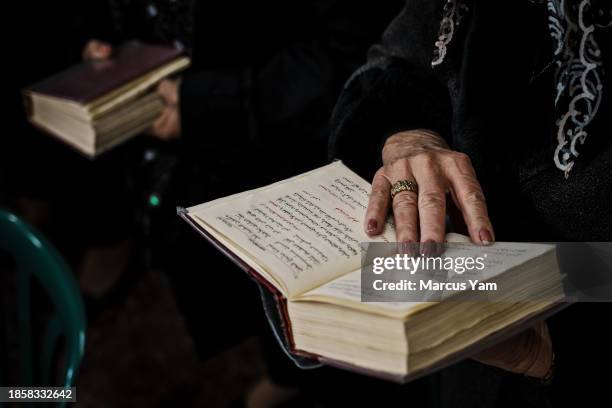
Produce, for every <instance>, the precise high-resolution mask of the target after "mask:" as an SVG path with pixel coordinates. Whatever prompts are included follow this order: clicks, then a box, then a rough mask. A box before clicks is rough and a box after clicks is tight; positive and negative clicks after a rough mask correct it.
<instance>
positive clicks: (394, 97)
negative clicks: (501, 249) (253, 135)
mask: <svg viewBox="0 0 612 408" xmlns="http://www.w3.org/2000/svg"><path fill="white" fill-rule="evenodd" d="M444 3H445V2H444V1H417V0H415V1H408V2H407V3H406V6H405V8H404V10H403V11H402V13H401V14H400V15H399V16H398V17H397V18H396V19H395V20H394V21H393V23H392V24H391V25H390V27H389V28H388V29H387V31H386V32H385V34H384V36H383V40H382V43H381V44H379V45H376V46H374V47H373V48H372V49H371V51H370V53H369V58H368V62H367V64H366V65H365V66H364V67H362V68H361V69H359V70H358V71H357V72H356V73H355V74H354V75H353V77H352V78H351V80H350V81H349V82H348V84H347V85H346V87H345V89H344V91H343V93H342V95H341V96H340V99H339V102H338V103H337V105H336V109H335V113H334V117H333V120H332V138H331V144H330V151H331V155H332V157H337V158H340V159H342V160H343V161H345V162H346V163H347V164H348V165H349V166H350V167H351V168H353V169H355V170H357V171H358V172H359V173H361V174H362V175H363V176H364V177H366V178H368V179H371V177H372V176H373V174H374V172H375V171H376V170H377V169H378V167H379V166H380V165H381V163H380V161H379V159H378V158H379V157H380V151H381V147H382V145H383V143H384V141H385V139H386V137H388V136H389V135H391V134H393V133H395V132H397V131H401V130H409V129H415V128H427V129H432V130H434V131H437V132H438V133H440V134H441V135H442V136H443V137H444V138H445V139H446V140H447V141H448V143H449V144H450V146H451V147H452V148H453V149H455V150H458V151H463V152H465V153H467V154H468V155H469V156H470V158H471V159H472V162H473V164H474V167H475V169H476V172H477V175H478V178H479V180H480V181H481V184H482V186H483V190H484V192H485V196H486V197H487V202H488V207H489V213H490V216H491V219H492V222H493V226H494V228H495V232H496V238H497V239H498V240H500V241H513V240H516V241H538V240H541V241H563V240H567V241H589V240H590V241H598V240H602V241H610V240H612V213H611V212H610V209H609V207H610V204H609V203H610V202H611V199H612V178H611V177H610V169H611V168H612V141H611V139H610V137H609V134H610V131H611V130H612V129H611V126H610V118H609V114H608V113H607V112H610V106H611V101H612V98H611V97H610V92H609V90H610V89H612V83H611V81H610V76H607V77H606V78H604V97H603V101H602V105H601V107H600V110H599V115H598V116H597V117H596V119H595V120H594V121H593V122H592V123H591V125H590V126H589V134H590V135H589V138H590V139H589V142H588V143H587V144H585V147H584V148H583V149H582V152H581V155H580V157H579V158H578V162H577V165H576V167H575V168H574V169H573V170H572V172H571V174H570V175H569V178H568V179H565V178H564V175H563V173H562V172H560V171H559V170H558V169H556V167H555V166H554V163H553V153H554V148H555V147H556V139H555V131H556V124H555V115H554V91H555V89H554V86H555V83H554V73H553V68H554V67H553V65H552V64H550V62H551V60H552V48H551V42H550V38H549V33H548V29H547V25H546V23H547V21H546V17H547V15H546V8H545V5H538V4H534V3H532V2H528V1H514V2H505V3H504V4H503V6H502V5H500V4H498V3H497V2H490V1H486V0H476V1H473V2H470V4H471V6H470V7H471V9H470V11H469V13H467V14H466V15H465V16H464V18H463V20H462V21H461V24H460V25H459V26H456V27H455V29H456V31H455V33H454V38H453V40H452V43H451V45H450V46H449V47H448V54H447V55H446V59H445V61H444V62H443V63H442V64H441V65H439V66H437V67H435V68H432V66H431V62H432V59H433V53H434V49H435V46H434V44H435V41H436V40H437V36H438V29H439V27H440V21H441V19H442V14H443V11H442V7H443V5H444ZM596 34H597V36H598V42H599V44H600V46H601V47H600V48H601V51H602V53H603V60H604V67H605V68H606V67H607V68H608V69H610V68H612V59H611V57H612V53H610V52H609V51H610V49H611V48H610V44H611V40H612V39H611V32H610V29H601V30H599V31H598V32H597V33H596ZM608 306H609V305H607V304H591V305H576V306H572V307H570V308H568V309H567V310H566V311H564V312H561V313H559V314H558V315H557V316H555V317H554V318H552V319H550V320H549V326H550V330H551V333H552V335H551V336H552V339H553V344H554V348H555V352H556V355H557V359H558V368H557V374H558V376H559V378H558V380H557V383H556V385H554V386H553V387H552V388H550V390H549V391H550V393H551V394H552V399H551V400H552V401H553V402H555V403H561V402H563V401H565V402H567V401H580V402H581V403H582V405H589V406H590V405H593V406H595V405H601V403H600V402H598V400H599V399H602V400H603V401H605V399H606V398H607V396H606V395H607V393H606V388H605V386H603V381H604V380H603V378H608V377H606V376H605V375H604V377H601V376H600V375H601V374H598V373H601V372H605V370H608V369H609V367H610V366H611V364H612V356H611V353H610V351H609V346H608V345H609V344H610V336H609V334H608V330H607V328H606V327H604V324H603V323H602V322H604V321H607V319H608V316H609V313H607V311H608V310H609V307H608ZM589 344H590V345H591V346H590V345H589ZM466 365H472V366H475V367H478V366H479V365H478V364H477V363H470V362H464V363H462V364H460V365H459V366H455V367H452V368H450V369H448V370H444V371H443V372H442V373H441V374H440V379H441V382H442V383H441V385H440V390H441V398H442V401H441V403H442V405H443V406H462V407H464V406H474V407H476V406H479V407H482V406H546V405H547V404H548V401H547V400H546V398H544V391H543V390H542V389H539V390H538V389H537V388H535V389H534V388H533V387H531V385H530V383H525V384H524V383H522V382H521V381H518V380H517V376H516V375H513V374H509V373H506V372H502V371H501V370H496V369H493V368H490V367H488V368H474V367H472V368H469V367H466ZM466 385H471V386H470V387H466ZM526 387H527V388H526ZM491 390H498V391H499V392H494V393H493V394H492V393H491ZM503 390H506V391H503ZM502 391H503V392H502ZM508 396H511V397H512V398H513V399H511V400H508V399H507V397H508ZM587 401H589V402H592V403H591V404H589V403H588V402H587ZM596 402H597V403H596ZM556 406H558V405H556Z"/></svg>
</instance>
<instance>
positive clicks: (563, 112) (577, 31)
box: [547, 0, 603, 178]
mask: <svg viewBox="0 0 612 408" xmlns="http://www.w3.org/2000/svg"><path fill="white" fill-rule="evenodd" d="M547 7H548V11H549V29H550V35H551V37H552V39H553V42H554V50H553V51H554V56H555V61H556V64H557V70H556V74H555V75H556V84H557V88H556V96H555V106H557V109H558V110H559V111H560V114H559V115H558V119H557V122H556V124H557V148H556V149H555V154H554V162H555V165H556V166H557V168H558V169H559V170H562V171H563V172H564V173H565V177H566V178H567V177H568V176H569V173H570V171H571V170H572V168H573V167H574V163H575V159H576V158H577V157H578V155H579V152H578V150H577V148H578V144H581V145H582V144H584V142H585V140H586V138H587V136H588V132H587V130H586V127H587V126H588V125H589V124H590V123H591V122H592V121H593V118H594V117H595V115H596V114H597V111H598V109H599V106H600V104H601V99H602V96H603V83H602V78H603V63H602V59H601V50H600V48H599V45H598V44H597V41H596V40H595V37H594V35H593V33H594V31H595V26H596V25H595V22H594V21H593V17H594V15H595V13H593V10H592V7H591V0H582V1H580V2H579V3H578V2H572V1H566V0H548V5H547ZM562 107H563V108H562Z"/></svg>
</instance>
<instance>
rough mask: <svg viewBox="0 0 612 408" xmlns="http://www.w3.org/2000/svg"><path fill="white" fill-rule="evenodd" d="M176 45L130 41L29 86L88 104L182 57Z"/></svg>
mask: <svg viewBox="0 0 612 408" xmlns="http://www.w3.org/2000/svg"><path fill="white" fill-rule="evenodd" d="M181 54H182V51H181V50H179V49H176V48H173V47H166V46H160V45H150V44H143V43H141V42H138V41H130V42H127V43H125V44H123V45H121V46H120V47H118V48H117V49H116V50H115V52H114V53H113V55H112V57H111V58H110V59H108V60H103V61H83V62H82V63H80V64H77V65H74V66H72V67H70V68H68V69H66V70H65V71H62V72H60V73H58V74H56V75H53V76H51V77H49V78H46V79H45V80H43V81H41V82H38V83H37V84H34V85H32V86H30V87H29V88H27V89H26V91H27V92H35V93H40V94H44V95H49V96H53V97H57V98H62V99H68V100H72V101H75V102H79V103H82V104H86V103H87V102H90V101H92V100H94V99H96V98H98V97H100V96H102V95H104V94H106V93H108V92H110V91H112V90H114V89H116V88H118V87H120V86H122V85H124V84H126V83H128V82H130V81H132V80H134V79H136V78H138V77H140V76H142V75H144V74H146V73H147V72H150V71H152V70H154V69H156V68H159V67H161V66H163V65H165V64H167V63H169V62H171V61H173V60H175V59H177V58H178V57H180V56H181Z"/></svg>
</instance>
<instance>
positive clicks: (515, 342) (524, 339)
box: [474, 322, 553, 379]
mask: <svg viewBox="0 0 612 408" xmlns="http://www.w3.org/2000/svg"><path fill="white" fill-rule="evenodd" d="M474 360H476V361H480V362H481V363H483V364H487V365H491V366H495V367H498V368H501V369H503V370H506V371H510V372H513V373H518V374H524V375H527V376H529V377H534V378H541V379H547V378H546V377H550V376H551V371H552V370H551V368H552V365H553V347H552V341H551V340H550V334H549V333H548V326H547V325H546V323H545V322H542V323H538V324H537V325H536V326H534V327H531V328H529V329H527V330H525V331H524V332H522V333H519V334H517V335H516V336H513V337H511V338H509V339H506V340H504V341H502V342H501V343H498V344H496V345H495V346H493V347H490V348H489V349H487V350H484V351H482V352H480V353H479V354H478V355H476V356H475V357H474Z"/></svg>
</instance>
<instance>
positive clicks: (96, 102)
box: [23, 41, 190, 157]
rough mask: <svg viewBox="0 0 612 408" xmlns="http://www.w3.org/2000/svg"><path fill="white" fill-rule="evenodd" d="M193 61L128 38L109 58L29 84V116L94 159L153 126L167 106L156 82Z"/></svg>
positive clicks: (32, 120)
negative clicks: (129, 40)
mask: <svg viewBox="0 0 612 408" xmlns="http://www.w3.org/2000/svg"><path fill="white" fill-rule="evenodd" d="M189 64H190V60H189V58H188V57H186V56H183V55H182V52H181V51H180V50H178V49H175V48H172V47H165V46H158V45H149V44H143V43H140V42H138V41H131V42H127V43H125V44H123V45H122V46H119V47H117V49H116V50H115V52H114V53H113V55H112V56H111V58H109V59H107V60H99V61H83V62H81V63H79V64H77V65H75V66H72V67H70V68H68V69H66V70H65V71H62V72H60V73H58V74H56V75H53V76H51V77H49V78H47V79H45V80H43V81H41V82H39V83H37V84H34V85H32V86H30V87H28V88H26V89H25V90H24V91H23V95H24V101H25V104H26V111H27V112H28V118H29V120H30V122H31V123H33V124H34V125H35V126H37V127H39V128H41V129H42V130H44V131H45V132H46V133H48V134H50V135H53V136H55V137H57V138H58V139H59V140H61V141H63V142H65V143H66V144H68V145H69V146H71V147H73V148H75V149H77V150H78V151H79V152H81V153H82V154H84V155H86V156H88V157H95V156H97V155H99V154H100V153H102V152H104V151H107V150H109V149H111V148H112V147H114V146H117V145H119V144H120V143H122V142H124V141H126V140H128V139H130V138H131V137H133V136H135V135H137V134H139V133H141V132H142V131H144V130H146V129H147V128H149V127H150V126H151V124H152V123H153V121H154V120H155V119H156V118H157V117H158V115H159V113H160V112H161V109H162V108H163V101H162V100H161V98H160V97H159V96H158V95H157V94H156V92H155V86H156V85H157V83H158V82H159V81H161V80H162V79H164V78H166V77H168V76H171V75H173V74H176V73H177V72H179V71H181V70H183V69H185V68H187V67H188V66H189Z"/></svg>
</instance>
